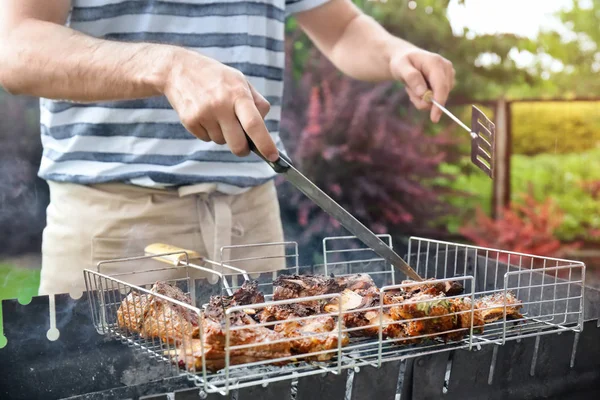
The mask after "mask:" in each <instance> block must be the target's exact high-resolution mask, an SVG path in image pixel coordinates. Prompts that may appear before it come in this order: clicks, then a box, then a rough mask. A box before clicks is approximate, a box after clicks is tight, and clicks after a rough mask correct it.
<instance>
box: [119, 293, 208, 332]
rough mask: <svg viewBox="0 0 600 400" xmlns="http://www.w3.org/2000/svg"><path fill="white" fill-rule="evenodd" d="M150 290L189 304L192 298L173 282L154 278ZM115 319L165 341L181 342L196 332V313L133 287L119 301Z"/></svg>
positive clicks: (125, 327) (128, 328) (130, 329)
mask: <svg viewBox="0 0 600 400" xmlns="http://www.w3.org/2000/svg"><path fill="white" fill-rule="evenodd" d="M150 291H151V292H152V293H157V294H160V295H163V296H166V297H168V298H170V299H174V300H178V301H180V302H182V303H185V304H190V305H191V303H192V302H191V299H190V297H189V296H188V295H186V294H185V293H183V291H181V290H180V289H178V288H177V287H175V286H172V285H169V284H168V283H165V282H156V283H155V284H154V286H153V287H152V289H151V290H150ZM117 323H118V324H119V326H120V327H121V328H124V329H127V330H128V331H129V332H132V333H139V334H140V335H141V336H142V337H145V338H153V337H156V338H160V339H161V340H163V341H165V342H168V343H180V342H181V341H182V339H183V338H184V337H188V336H189V337H191V336H197V335H198V315H197V314H196V313H195V312H194V311H192V310H190V309H188V308H186V307H183V306H181V305H179V304H175V303H174V302H171V301H168V300H165V299H163V298H161V297H158V296H153V295H152V294H146V293H138V292H136V291H132V292H131V293H129V294H128V295H127V296H126V297H125V299H123V300H122V301H121V306H120V307H119V309H118V310H117Z"/></svg>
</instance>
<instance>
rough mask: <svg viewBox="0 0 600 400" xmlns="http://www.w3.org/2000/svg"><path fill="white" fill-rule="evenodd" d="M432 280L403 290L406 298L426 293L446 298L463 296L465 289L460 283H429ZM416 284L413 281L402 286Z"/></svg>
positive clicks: (405, 281)
mask: <svg viewBox="0 0 600 400" xmlns="http://www.w3.org/2000/svg"><path fill="white" fill-rule="evenodd" d="M431 280H433V278H432V279H426V280H425V281H422V282H418V283H417V284H416V285H412V286H406V287H404V288H403V289H402V292H403V295H404V297H411V296H413V295H416V294H420V293H424V294H428V295H432V296H438V295H440V294H444V295H445V296H456V295H459V294H462V292H463V291H464V288H463V286H462V284H461V283H460V282H457V281H446V282H435V283H431V282H427V281H431ZM408 283H416V281H413V280H404V281H402V284H408Z"/></svg>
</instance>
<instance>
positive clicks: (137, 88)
mask: <svg viewBox="0 0 600 400" xmlns="http://www.w3.org/2000/svg"><path fill="white" fill-rule="evenodd" d="M179 51H184V50H183V49H179V48H176V47H173V46H165V45H158V44H145V43H118V42H111V41H107V40H102V39H97V38H93V37H90V36H87V35H84V34H82V33H79V32H76V31H74V30H72V29H69V28H67V27H64V26H61V25H58V24H54V23H51V22H44V21H40V20H34V19H29V20H25V21H23V22H21V23H20V24H19V26H17V27H15V28H14V29H12V30H11V31H10V33H7V34H6V35H5V37H3V38H2V44H1V45H0V84H2V86H3V87H4V88H5V89H6V90H7V91H9V92H10V93H13V94H25V95H31V96H36V97H46V98H53V99H66V100H72V101H81V102H87V101H103V100H125V99H134V98H144V97H150V96H153V95H158V94H160V93H161V92H162V88H161V85H163V84H164V82H165V80H166V76H167V75H168V73H169V68H170V65H171V60H172V59H173V57H176V54H177V52H179Z"/></svg>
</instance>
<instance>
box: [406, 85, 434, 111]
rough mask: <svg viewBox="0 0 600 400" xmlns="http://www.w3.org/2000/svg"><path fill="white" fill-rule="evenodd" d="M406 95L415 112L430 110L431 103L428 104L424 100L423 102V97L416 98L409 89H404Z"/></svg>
mask: <svg viewBox="0 0 600 400" xmlns="http://www.w3.org/2000/svg"><path fill="white" fill-rule="evenodd" d="M406 93H408V97H409V98H410V101H411V102H412V103H413V104H414V106H415V107H416V108H417V110H429V109H430V108H431V103H428V102H426V101H425V100H423V96H420V97H419V96H417V95H416V94H415V93H414V92H413V91H412V90H410V89H409V88H406Z"/></svg>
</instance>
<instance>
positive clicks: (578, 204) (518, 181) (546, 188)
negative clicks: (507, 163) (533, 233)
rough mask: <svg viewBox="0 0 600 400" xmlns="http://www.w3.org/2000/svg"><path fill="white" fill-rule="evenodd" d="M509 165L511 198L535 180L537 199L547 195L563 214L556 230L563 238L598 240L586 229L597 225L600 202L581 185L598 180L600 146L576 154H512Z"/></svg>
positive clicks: (599, 215)
mask: <svg viewBox="0 0 600 400" xmlns="http://www.w3.org/2000/svg"><path fill="white" fill-rule="evenodd" d="M511 164H512V169H511V183H512V185H511V193H512V197H513V198H515V196H516V195H518V194H519V193H523V192H525V191H527V187H528V185H529V183H534V196H535V198H536V199H537V200H539V201H541V200H542V199H545V198H546V197H550V198H552V199H553V200H554V201H555V203H556V205H557V206H558V207H559V208H560V209H561V210H563V212H564V213H565V215H564V220H563V223H562V224H561V226H560V227H559V228H558V229H557V232H556V234H557V236H558V237H559V238H560V239H561V240H562V241H572V240H576V239H580V238H581V239H586V240H597V239H596V238H595V237H594V236H591V235H590V234H589V230H590V229H599V228H600V202H599V201H598V200H596V199H594V198H593V196H592V195H591V194H590V193H588V192H587V191H585V190H584V189H583V188H582V187H581V184H582V183H583V182H585V181H596V180H600V149H593V150H590V151H588V152H584V153H579V154H541V155H537V156H533V157H527V156H523V155H515V156H513V157H512V160H511Z"/></svg>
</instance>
